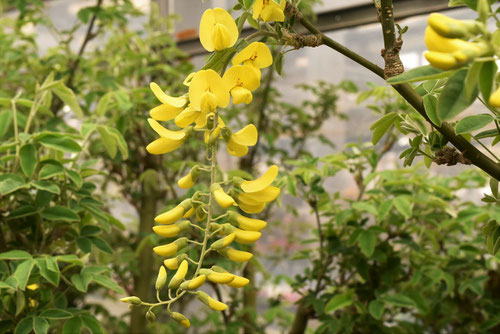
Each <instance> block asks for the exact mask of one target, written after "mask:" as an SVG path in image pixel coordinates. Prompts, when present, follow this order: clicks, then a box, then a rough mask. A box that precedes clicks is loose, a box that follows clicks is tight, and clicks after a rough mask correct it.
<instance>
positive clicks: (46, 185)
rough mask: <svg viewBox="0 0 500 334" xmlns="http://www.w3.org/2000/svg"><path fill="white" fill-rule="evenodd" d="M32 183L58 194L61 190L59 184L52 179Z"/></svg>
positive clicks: (38, 187) (36, 186)
mask: <svg viewBox="0 0 500 334" xmlns="http://www.w3.org/2000/svg"><path fill="white" fill-rule="evenodd" d="M31 184H32V185H33V186H35V188H37V189H41V190H45V191H47V192H49V193H53V194H56V195H59V194H60V192H61V191H60V190H59V187H58V186H57V184H55V183H54V182H51V181H33V182H31Z"/></svg>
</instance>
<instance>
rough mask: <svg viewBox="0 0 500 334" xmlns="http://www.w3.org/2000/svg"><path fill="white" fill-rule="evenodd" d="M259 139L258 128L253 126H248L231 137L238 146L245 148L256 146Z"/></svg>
mask: <svg viewBox="0 0 500 334" xmlns="http://www.w3.org/2000/svg"><path fill="white" fill-rule="evenodd" d="M258 137H259V133H258V132H257V128H256V127H255V125H253V124H248V125H247V126H245V127H244V128H243V129H241V130H240V131H238V132H236V133H233V136H232V137H231V138H232V139H233V140H234V141H235V142H236V143H237V144H240V145H245V146H254V145H255V144H257V138H258Z"/></svg>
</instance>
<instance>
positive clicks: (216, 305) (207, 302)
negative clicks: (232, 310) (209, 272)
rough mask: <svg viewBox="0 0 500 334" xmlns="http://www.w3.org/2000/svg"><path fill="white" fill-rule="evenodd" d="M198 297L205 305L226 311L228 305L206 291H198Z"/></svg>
mask: <svg viewBox="0 0 500 334" xmlns="http://www.w3.org/2000/svg"><path fill="white" fill-rule="evenodd" d="M196 297H197V298H198V299H199V300H200V301H201V302H202V303H203V304H205V305H207V306H208V307H210V308H211V309H213V310H216V311H224V310H225V309H226V308H227V305H226V304H224V303H221V302H220V301H218V300H215V299H213V298H212V297H210V296H209V295H208V294H207V293H206V292H203V291H197V292H196Z"/></svg>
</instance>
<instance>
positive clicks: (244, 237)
mask: <svg viewBox="0 0 500 334" xmlns="http://www.w3.org/2000/svg"><path fill="white" fill-rule="evenodd" d="M234 233H235V240H236V242H237V243H240V244H245V245H247V244H253V243H254V242H256V241H257V240H259V238H260V237H261V235H262V233H260V232H256V231H243V230H240V229H238V228H237V229H235V231H234Z"/></svg>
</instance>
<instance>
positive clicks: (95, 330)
mask: <svg viewBox="0 0 500 334" xmlns="http://www.w3.org/2000/svg"><path fill="white" fill-rule="evenodd" d="M81 318H82V321H83V324H84V325H85V327H87V328H88V329H89V330H90V331H91V332H92V334H104V330H103V329H102V327H101V324H100V323H99V321H97V319H96V318H95V317H94V316H93V315H92V314H89V313H84V314H82V315H81Z"/></svg>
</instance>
